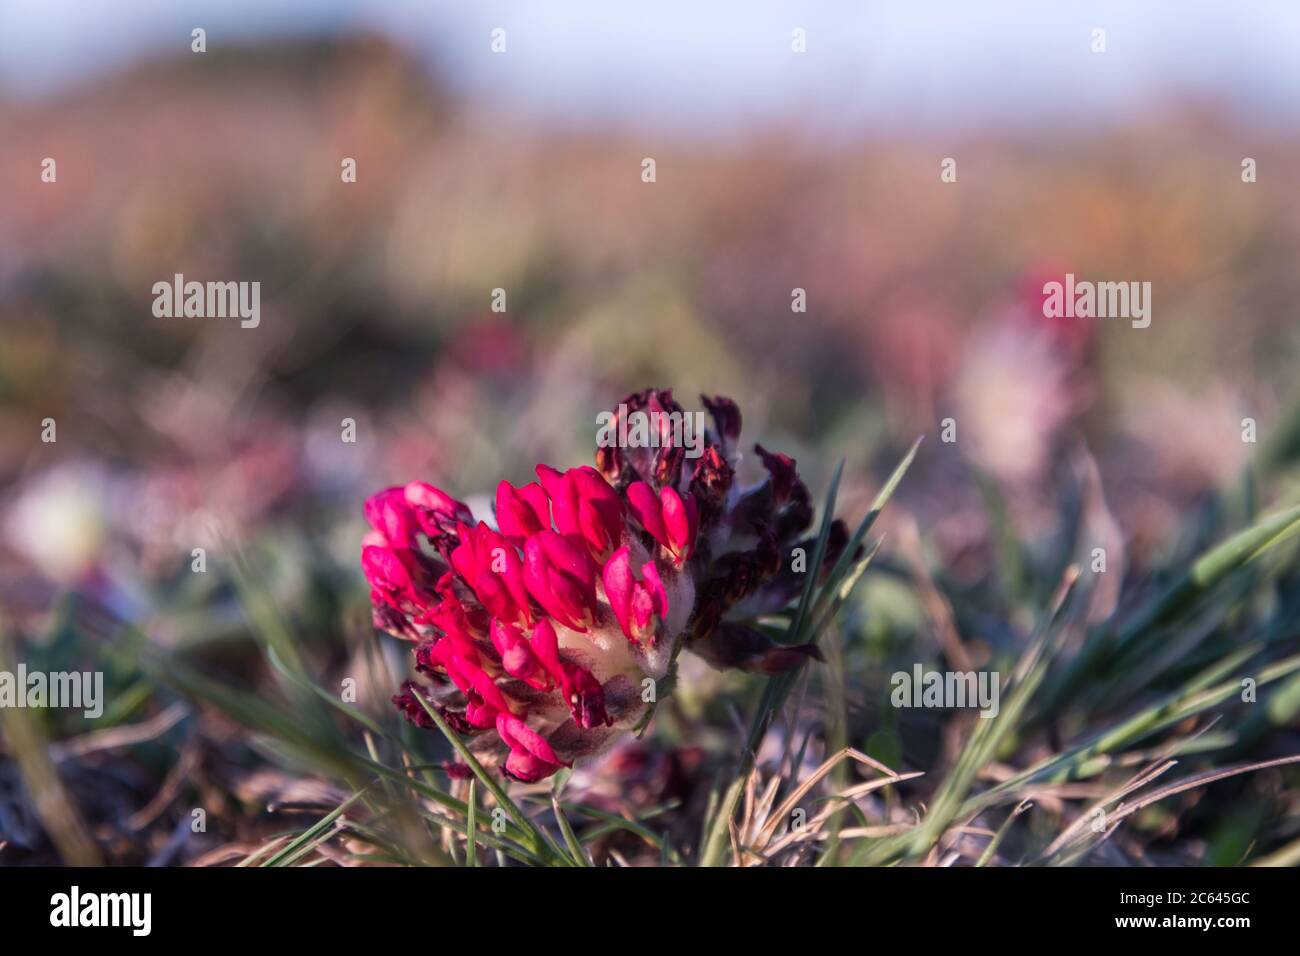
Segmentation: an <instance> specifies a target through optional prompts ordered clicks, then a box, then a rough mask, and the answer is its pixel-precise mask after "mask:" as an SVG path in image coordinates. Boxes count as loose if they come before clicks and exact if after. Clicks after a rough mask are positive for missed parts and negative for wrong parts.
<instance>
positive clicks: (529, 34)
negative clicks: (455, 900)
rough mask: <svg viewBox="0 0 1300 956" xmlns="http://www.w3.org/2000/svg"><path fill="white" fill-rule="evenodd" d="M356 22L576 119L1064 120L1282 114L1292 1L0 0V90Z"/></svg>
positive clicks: (1297, 83) (542, 109)
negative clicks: (1188, 104) (1187, 112)
mask: <svg viewBox="0 0 1300 956" xmlns="http://www.w3.org/2000/svg"><path fill="white" fill-rule="evenodd" d="M359 25H364V26H366V27H368V28H369V29H372V30H374V29H377V30H381V31H383V32H386V33H388V34H389V35H391V36H392V37H393V38H394V39H396V40H398V41H399V42H401V43H404V44H406V45H408V46H409V47H410V48H411V49H412V50H413V51H414V52H416V53H417V54H418V55H420V56H422V57H424V58H427V60H428V62H430V63H433V64H437V65H438V67H439V68H440V70H441V71H442V72H443V73H444V74H445V75H446V76H447V77H448V78H449V79H450V80H452V81H453V82H454V83H456V84H458V85H459V86H461V87H463V88H464V89H465V90H466V91H467V92H470V93H473V94H480V95H483V96H486V97H489V98H490V99H492V100H494V101H498V102H503V103H506V104H509V105H510V106H512V107H513V108H516V109H519V110H522V111H525V112H527V113H530V114H536V115H538V116H540V117H544V118H546V119H548V120H554V121H560V122H568V123H575V124H584V123H590V124H600V125H605V124H609V123H627V124H633V125H635V124H644V123H651V124H668V125H680V126H682V127H685V128H690V127H692V126H695V127H706V128H736V127H739V126H744V125H746V124H747V123H749V122H753V121H759V122H774V121H778V122H779V121H785V120H786V119H788V118H791V117H798V118H799V120H798V121H800V122H811V123H815V124H817V125H820V126H823V127H827V126H829V127H843V128H845V129H848V130H852V129H861V128H863V127H870V126H872V125H885V126H893V125H897V124H905V125H908V124H910V125H916V126H918V127H922V128H924V127H926V126H938V127H950V126H954V125H957V126H960V125H963V124H972V125H986V124H989V123H999V122H1006V123H1014V124H1022V125H1024V124H1027V125H1036V124H1039V123H1042V122H1051V123H1060V122H1067V123H1076V124H1078V123H1087V122H1090V121H1091V120H1092V118H1094V117H1097V118H1102V119H1107V120H1109V119H1123V118H1124V117H1126V116H1132V115H1139V116H1140V115H1141V114H1142V112H1143V111H1144V110H1146V109H1149V108H1150V107H1151V106H1152V105H1153V104H1155V103H1159V102H1161V101H1164V100H1167V99H1169V98H1170V97H1179V96H1182V97H1193V98H1197V99H1214V100H1220V101H1222V102H1224V103H1226V104H1227V106H1228V107H1229V108H1230V109H1231V110H1232V111H1233V112H1234V113H1236V114H1238V115H1240V116H1241V117H1242V118H1244V119H1251V120H1256V121H1260V122H1265V123H1284V124H1286V125H1288V126H1290V125H1296V126H1300V0H1271V2H1270V0H1253V2H1242V3H1238V2H1229V0H1215V2H1211V0H1121V2H1085V0H861V2H857V0H810V2H794V0H789V2H779V0H653V2H639V0H277V2H268V0H213V2H204V0H113V2H104V3H99V2H86V0H0V87H2V88H3V89H4V90H5V91H6V92H8V93H11V94H12V93H30V92H38V93H39V92H41V91H44V90H48V89H51V88H57V87H58V86H60V85H65V84H68V83H75V82H79V81H85V80H88V79H93V78H94V76H95V75H96V74H97V73H99V72H101V71H103V70H105V69H109V68H112V67H113V66H114V65H117V64H121V63H123V62H126V61H129V60H130V59H131V58H133V57H136V56H139V55H142V54H146V53H149V52H151V51H162V50H167V49H171V50H176V51H178V52H188V49H189V31H190V29H192V28H193V27H194V26H202V27H204V28H205V29H206V30H207V31H208V42H209V46H210V47H211V46H212V45H215V44H219V43H221V42H223V41H225V40H232V41H235V40H241V41H242V40H247V39H250V38H270V37H274V36H277V35H286V34H288V35H295V34H303V35H306V34H315V33H322V32H324V33H329V32H336V31H339V30H346V29H349V28H351V27H355V26H359ZM494 27H503V28H504V29H505V30H506V38H507V52H506V53H505V54H503V55H494V54H492V53H491V51H490V49H489V44H490V33H491V31H492V29H493V28H494ZM795 27H801V28H803V29H804V30H805V31H806V33H807V46H808V52H807V53H806V54H803V55H796V54H793V53H792V52H791V49H790V43H791V31H792V30H793V29H794V28H795ZM1097 27H1100V28H1103V29H1105V30H1106V47H1107V49H1106V52H1105V53H1104V54H1096V53H1093V52H1092V51H1091V50H1090V44H1091V41H1092V30H1093V29H1094V28H1097Z"/></svg>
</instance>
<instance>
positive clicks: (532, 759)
mask: <svg viewBox="0 0 1300 956" xmlns="http://www.w3.org/2000/svg"><path fill="white" fill-rule="evenodd" d="M705 404H706V406H707V407H708V408H709V410H710V412H711V413H712V414H713V418H714V428H713V430H711V431H710V432H708V433H707V435H706V438H705V447H704V449H703V454H702V455H701V456H700V457H698V458H696V459H689V458H687V456H686V455H685V454H684V449H683V448H681V447H672V446H671V445H663V446H661V447H657V448H601V449H598V451H597V456H596V458H597V464H598V466H599V470H597V469H596V468H592V467H590V466H583V467H578V468H570V469H569V470H567V471H559V470H557V469H555V468H551V467H549V466H547V465H538V466H537V470H536V471H537V479H538V480H537V481H536V482H530V483H528V484H525V485H522V486H521V487H515V486H513V485H511V484H510V483H509V482H505V481H502V482H501V483H500V484H499V485H498V487H497V490H496V509H495V510H496V515H495V518H496V521H495V524H496V527H495V528H493V527H492V526H491V525H490V524H488V523H487V522H486V521H477V522H476V521H475V520H474V517H473V515H471V513H470V510H469V508H468V507H467V506H466V505H465V504H464V503H463V502H461V501H458V500H456V499H455V498H453V497H451V496H450V495H448V494H447V493H446V492H444V491H442V490H440V489H438V488H435V487H434V486H432V485H430V484H426V483H424V482H418V481H416V482H411V483H410V484H407V485H404V486H398V487H392V488H388V489H385V490H384V491H381V492H379V493H378V494H376V495H374V496H373V497H371V498H370V499H368V500H367V501H366V504H365V517H366V520H367V521H368V522H369V524H370V526H371V529H372V530H371V531H370V532H369V533H368V534H367V535H366V537H365V539H364V542H363V546H362V552H361V563H362V567H363V569H364V571H365V575H366V578H367V580H368V581H369V583H370V588H371V601H372V604H373V607H374V618H375V624H376V626H377V627H378V628H380V629H382V630H384V631H387V632H389V633H391V634H394V635H396V636H398V637H402V638H405V639H407V640H410V641H413V642H414V643H415V648H414V656H415V667H416V670H417V671H418V672H419V673H420V674H421V675H423V676H424V677H426V678H428V680H429V682H430V683H428V684H425V683H422V682H415V681H408V682H407V683H406V684H405V685H404V687H403V691H402V693H401V694H399V695H398V696H396V697H394V698H393V700H394V703H395V704H396V705H397V706H398V707H399V708H401V710H402V711H403V712H404V713H405V715H406V716H407V718H408V719H410V720H411V721H412V722H413V723H415V724H417V725H420V726H432V723H433V722H432V720H431V719H430V717H429V714H428V711H427V710H426V708H425V706H424V704H422V703H421V700H420V699H417V696H416V695H419V696H420V697H422V698H423V700H424V701H425V702H426V703H427V704H428V706H429V707H430V708H432V709H434V710H435V711H436V712H437V713H438V714H439V715H440V716H442V717H443V718H444V719H445V720H446V721H447V722H448V723H449V724H450V725H451V726H452V727H453V728H454V729H456V730H457V731H459V732H461V733H463V734H467V735H470V736H472V737H473V742H472V746H473V747H474V748H475V750H476V751H477V752H478V753H479V755H480V756H481V758H482V759H483V760H484V761H485V762H487V763H491V764H499V765H500V766H501V767H502V768H503V770H504V772H505V773H506V774H507V775H508V776H510V777H513V778H515V779H518V780H522V781H529V782H531V781H536V780H540V779H543V778H545V777H548V776H550V775H551V774H553V773H555V772H556V771H557V770H558V769H560V768H561V767H565V766H571V765H572V762H573V761H574V760H575V759H577V758H579V757H583V756H588V755H591V754H594V753H597V752H600V751H602V750H604V749H605V748H607V747H608V746H609V745H610V744H612V743H613V741H614V739H615V737H616V736H617V735H618V734H619V733H622V732H623V731H625V730H627V729H630V728H632V727H634V726H636V724H637V723H638V722H639V721H640V720H641V719H642V718H643V717H644V716H645V714H646V711H647V708H648V706H649V704H650V702H651V701H653V700H654V699H655V695H654V693H653V685H654V682H655V681H658V680H660V679H662V678H664V677H665V676H666V675H667V674H668V673H669V672H670V670H671V668H672V666H673V662H674V659H675V657H676V654H677V652H678V650H680V649H682V648H683V647H684V648H686V649H689V650H692V651H694V652H696V653H698V654H700V655H701V656H702V657H704V658H705V659H706V660H708V661H709V662H710V663H712V664H714V665H715V666H719V667H732V666H734V667H742V668H745V669H750V670H764V671H769V672H772V671H778V670H782V669H784V668H787V667H789V666H792V665H793V664H794V663H796V662H797V661H798V660H800V659H802V658H804V657H806V656H808V655H812V654H815V651H814V650H813V649H812V648H811V647H807V646H804V647H788V646H783V645H780V644H776V643H774V642H773V641H772V640H771V639H770V638H768V637H767V636H766V635H765V634H764V633H763V632H762V631H759V630H757V629H754V628H751V627H749V626H748V625H747V624H745V623H744V622H745V621H746V620H747V619H750V618H752V617H754V616H756V615H757V614H760V613H766V612H770V611H772V610H777V609H779V608H780V607H782V606H784V605H785V604H787V603H789V601H790V600H791V598H792V597H793V595H794V594H796V593H797V592H798V590H799V587H800V582H799V581H798V575H796V574H794V573H793V572H791V571H789V570H787V568H788V566H789V565H790V564H791V562H789V561H785V560H783V557H782V551H783V550H784V549H785V548H786V547H787V546H789V547H793V546H797V545H798V542H797V541H795V538H794V536H795V535H797V534H798V533H799V532H801V531H803V530H805V529H806V527H807V526H808V524H809V523H810V522H811V519H812V509H811V506H810V504H809V499H808V492H807V488H806V487H805V486H804V485H803V483H802V481H800V480H799V478H798V475H797V473H796V470H795V463H794V461H793V460H792V459H790V458H788V457H787V456H784V455H774V454H770V453H768V452H767V451H765V450H764V449H762V448H761V447H757V454H758V456H759V458H760V460H761V461H762V464H763V466H764V468H765V469H766V471H767V477H766V479H764V480H763V481H762V482H760V483H759V484H758V485H756V486H754V487H752V488H750V489H740V488H739V487H737V485H736V483H735V481H734V474H735V466H736V464H737V461H738V454H737V451H736V440H737V438H738V437H739V433H740V412H739V409H737V408H736V406H735V404H734V403H733V402H731V401H730V400H728V399H724V398H720V397H719V398H714V399H705ZM620 407H626V408H627V409H629V410H631V412H636V411H641V410H661V411H678V412H680V411H681V409H680V406H678V405H677V404H676V403H675V402H674V401H673V399H672V394H671V392H670V391H667V390H663V391H659V390H654V389H649V390H647V391H645V392H641V393H636V394H634V395H631V396H628V398H626V399H625V400H624V403H623V406H620ZM836 530H837V533H836V535H835V537H834V539H833V541H832V548H831V551H832V554H831V555H830V556H828V561H830V560H834V558H835V557H836V556H838V551H837V549H838V548H842V546H843V543H844V538H845V537H846V535H845V534H844V533H843V528H842V526H841V525H839V524H838V523H837V526H836ZM808 546H810V545H808Z"/></svg>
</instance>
